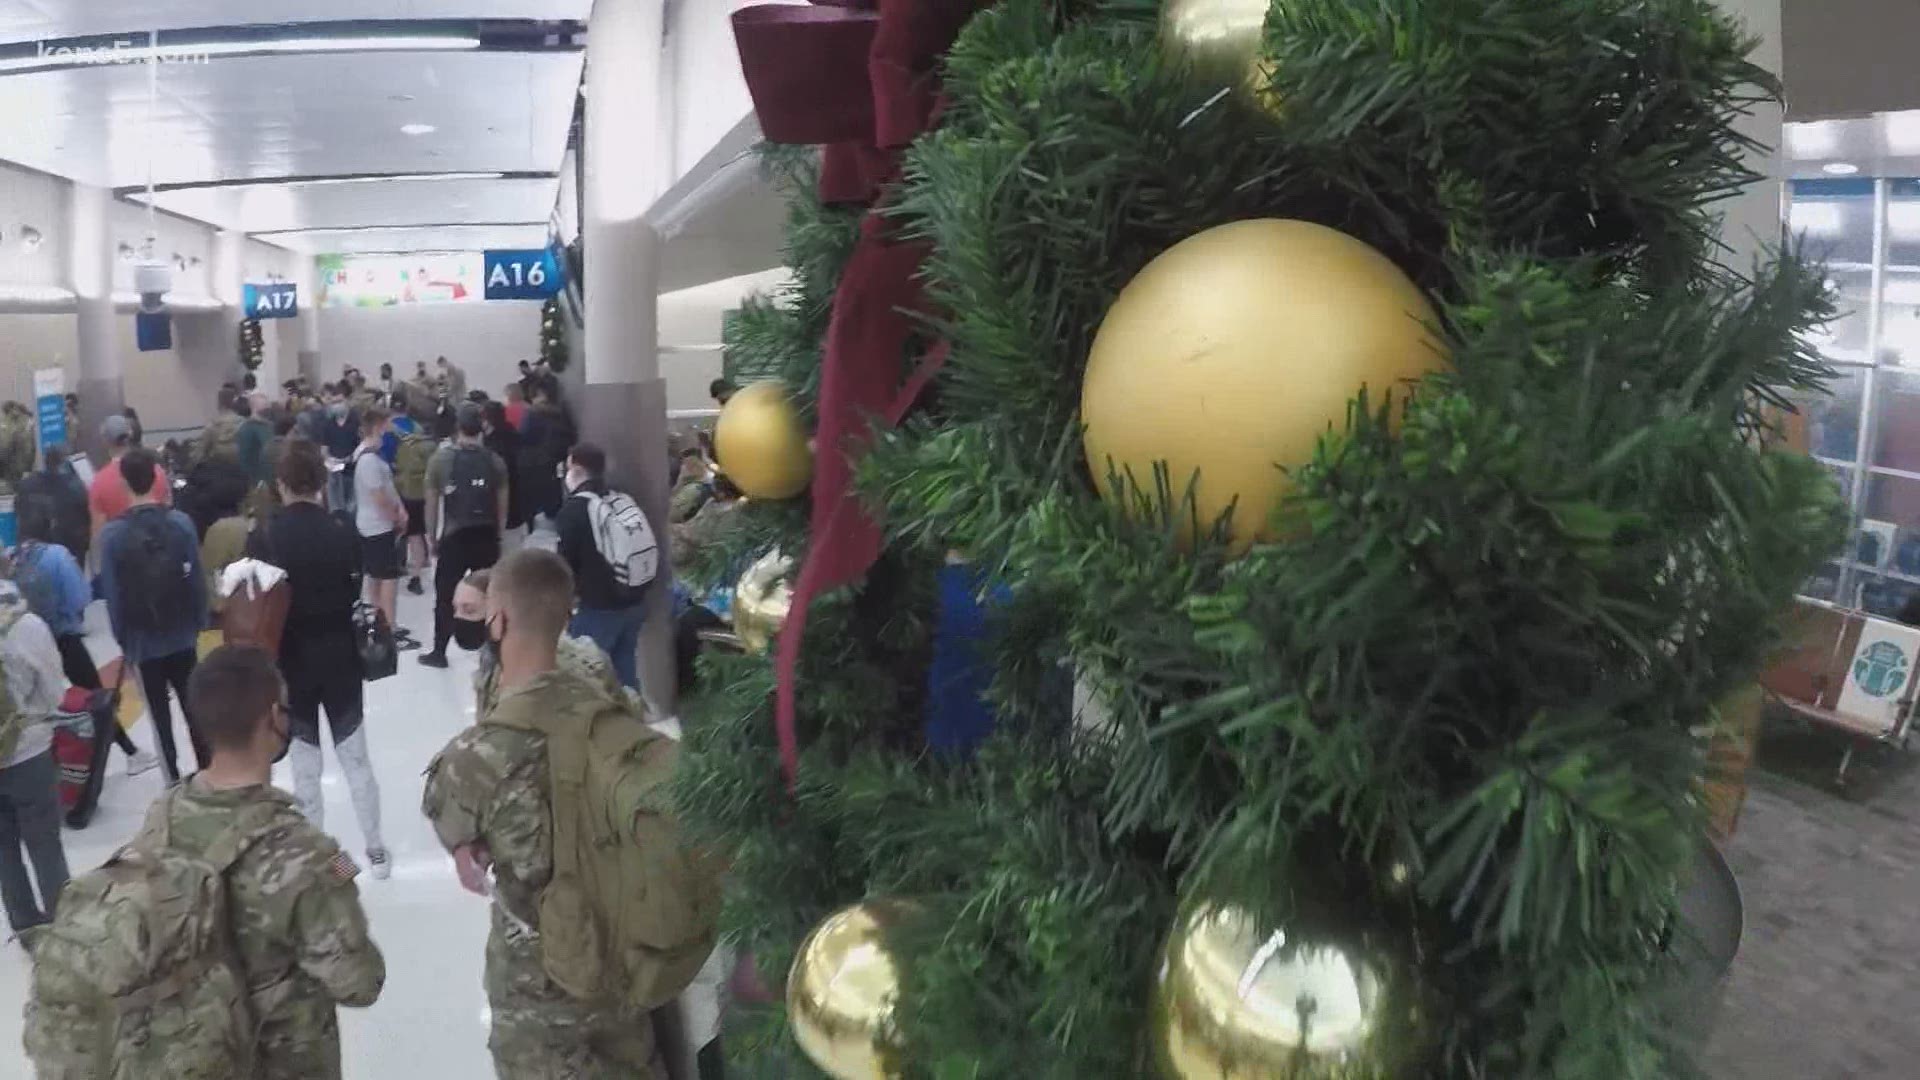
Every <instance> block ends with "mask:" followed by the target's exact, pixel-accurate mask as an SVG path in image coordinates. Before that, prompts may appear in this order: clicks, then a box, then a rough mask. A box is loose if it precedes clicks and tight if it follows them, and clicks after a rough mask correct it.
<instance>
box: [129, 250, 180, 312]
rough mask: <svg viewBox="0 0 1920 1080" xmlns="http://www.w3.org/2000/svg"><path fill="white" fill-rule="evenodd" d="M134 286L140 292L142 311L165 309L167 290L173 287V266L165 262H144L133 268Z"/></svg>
mask: <svg viewBox="0 0 1920 1080" xmlns="http://www.w3.org/2000/svg"><path fill="white" fill-rule="evenodd" d="M133 287H134V290H135V291H136V292H138V293H139V294H140V310H141V311H145V312H150V313H151V312H160V311H165V310H166V309H167V292H168V291H169V290H171V289H172V288H173V267H171V266H169V265H167V264H166V263H164V262H143V263H141V264H140V265H139V266H136V267H134V268H133Z"/></svg>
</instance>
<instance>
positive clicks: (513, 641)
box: [422, 550, 665, 1080]
mask: <svg viewBox="0 0 1920 1080" xmlns="http://www.w3.org/2000/svg"><path fill="white" fill-rule="evenodd" d="M486 604H487V611H486V618H485V621H484V622H483V623H482V628H483V629H484V631H485V632H486V633H487V634H488V635H489V637H491V638H493V639H494V640H495V642H496V643H497V644H498V645H499V650H500V661H499V674H498V677H497V679H496V680H495V682H496V683H497V686H498V688H499V689H498V698H497V700H496V701H494V702H493V703H492V707H491V708H489V709H488V710H487V712H486V713H484V714H483V715H482V716H481V718H480V722H479V723H477V724H475V725H474V726H473V727H471V728H468V729H467V730H466V731H463V732H461V733H460V734H459V735H457V736H455V737H454V739H453V741H452V742H450V743H448V744H447V746H446V748H445V749H443V750H442V751H441V752H440V753H439V755H438V756H436V757H435V758H434V760H433V763H432V764H431V765H430V766H428V769H427V784H426V793H425V797H424V799H423V800H422V810H423V811H424V812H425V813H426V815H427V817H428V819H429V820H431V821H432V822H433V826H434V830H435V832H436V833H437V834H438V835H439V837H440V842H441V843H442V844H444V845H445V846H446V848H447V850H448V851H449V852H452V853H453V856H454V864H455V867H456V868H457V869H458V870H459V872H460V879H461V883H462V884H463V885H465V886H467V888H468V889H470V890H472V891H474V892H477V893H481V894H482V895H488V894H490V895H491V896H492V899H493V912H492V919H491V923H492V928H491V930H490V932H489V934H488V936H487V968H486V987H487V1001H488V1003H489V1005H490V1006H491V1007H492V1011H493V1031H492V1035H491V1037H490V1038H489V1039H488V1043H487V1045H488V1046H489V1048H491V1049H492V1051H493V1061H494V1068H495V1070H496V1072H497V1073H498V1074H499V1076H500V1078H501V1080H647V1078H649V1077H664V1076H665V1073H664V1072H663V1071H662V1070H661V1069H660V1067H659V1062H658V1060H657V1057H656V1055H655V1051H654V1038H653V1026H652V1021H651V1019H650V1018H649V1017H648V1016H646V1015H644V1014H643V1015H634V1014H632V1013H630V1012H628V1011H627V1010H625V1009H622V1008H619V1007H617V1006H614V1005H611V1004H607V1003H597V1002H588V1001H581V1000H579V999H576V998H574V997H572V996H570V995H568V994H567V992H566V991H564V990H562V989H560V987H559V986H557V985H555V984H554V982H553V980H552V979H551V978H550V977H549V976H548V975H547V972H546V969H545V967H544V966H543V965H542V963H541V956H540V929H539V907H540V903H539V902H540V895H541V892H542V890H544V889H545V888H546V886H547V883H548V882H549V881H550V880H551V878H552V876H553V833H552V824H551V822H552V804H551V799H550V797H549V785H548V778H547V760H546V750H545V745H544V743H545V740H544V739H543V738H542V737H541V736H540V735H538V734H535V733H533V732H531V731H527V730H523V729H520V728H511V727H506V726H503V725H502V724H500V723H494V722H491V721H494V720H508V721H511V720H515V719H521V718H525V717H528V716H535V715H537V716H544V717H552V716H578V717H579V720H580V722H581V723H582V724H586V723H588V722H589V721H590V720H591V718H592V717H593V716H594V715H595V714H596V713H597V712H598V711H599V710H601V709H603V708H605V707H606V705H607V704H608V702H609V700H610V699H609V696H608V691H607V689H606V687H605V685H604V684H603V683H602V682H601V681H598V680H594V679H590V678H586V677H583V676H581V675H580V674H578V673H576V672H572V671H563V670H561V669H560V661H559V651H560V641H561V635H562V631H563V630H564V628H565V627H566V625H567V618H568V616H569V614H570V613H571V610H572V606H573V579H572V575H571V574H570V573H568V571H567V568H566V564H565V563H564V562H561V561H560V558H559V556H557V555H554V554H553V553H551V552H546V551H535V550H526V551H521V552H518V553H516V554H514V555H513V556H511V557H509V558H508V559H507V560H506V561H504V562H502V563H501V564H500V565H499V566H498V567H496V568H495V569H494V572H493V575H492V582H491V586H490V588H489V589H488V596H487V601H486ZM602 662H604V658H602ZM489 870H490V871H491V873H492V881H491V883H489V881H488V880H487V873H488V871H489Z"/></svg>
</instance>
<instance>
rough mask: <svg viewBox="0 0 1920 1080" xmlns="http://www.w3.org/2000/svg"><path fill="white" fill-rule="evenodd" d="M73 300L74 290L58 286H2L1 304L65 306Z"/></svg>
mask: <svg viewBox="0 0 1920 1080" xmlns="http://www.w3.org/2000/svg"><path fill="white" fill-rule="evenodd" d="M72 299H73V290H72V289H63V288H61V287H60V286H58V285H0V304H6V303H12V304H63V303H66V302H68V301H70V300H72Z"/></svg>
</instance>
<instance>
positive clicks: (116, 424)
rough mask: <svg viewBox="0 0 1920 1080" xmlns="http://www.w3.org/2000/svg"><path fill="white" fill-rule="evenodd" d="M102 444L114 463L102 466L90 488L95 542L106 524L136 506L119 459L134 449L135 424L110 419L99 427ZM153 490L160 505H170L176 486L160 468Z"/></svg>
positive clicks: (111, 417)
mask: <svg viewBox="0 0 1920 1080" xmlns="http://www.w3.org/2000/svg"><path fill="white" fill-rule="evenodd" d="M100 440H101V441H102V442H104V443H106V444H107V453H108V454H109V455H111V456H112V458H113V460H111V461H109V462H107V463H106V464H105V465H103V466H101V468H100V471H99V472H97V473H95V474H94V476H93V483H92V485H91V486H89V487H88V488H87V507H88V508H89V509H90V510H91V511H92V512H93V536H94V539H95V540H98V539H99V538H100V530H101V529H104V528H106V527H107V522H109V521H112V520H113V519H114V518H117V517H119V516H120V515H121V514H124V513H126V512H127V510H128V509H129V508H131V507H132V506H133V492H132V491H129V490H128V489H127V481H126V478H125V477H123V476H121V475H120V459H121V458H123V457H125V456H126V453H127V451H128V450H131V449H133V444H134V431H133V422H132V421H131V420H128V419H127V418H126V417H124V416H109V417H107V422H106V423H104V424H101V425H100ZM153 486H154V487H155V488H157V489H158V490H159V492H160V495H159V498H158V500H157V501H158V502H159V503H160V505H162V506H167V505H171V504H172V502H173V485H172V483H171V482H170V481H169V480H168V479H167V473H166V470H165V469H162V468H160V467H159V466H158V465H155V466H154V477H153Z"/></svg>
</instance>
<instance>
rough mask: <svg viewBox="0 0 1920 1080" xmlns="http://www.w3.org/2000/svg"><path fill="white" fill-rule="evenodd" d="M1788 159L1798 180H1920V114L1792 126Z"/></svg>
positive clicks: (1820, 121)
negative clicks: (1854, 177) (1837, 177)
mask: <svg viewBox="0 0 1920 1080" xmlns="http://www.w3.org/2000/svg"><path fill="white" fill-rule="evenodd" d="M1787 157H1788V167H1789V169H1790V171H1791V175H1792V176H1793V177H1795V178H1796V179H1809V178H1817V177H1823V176H1833V175H1836V173H1835V172H1832V171H1829V169H1833V170H1837V171H1838V172H1839V173H1840V174H1841V175H1858V176H1900V177H1905V176H1920V110H1909V111H1905V112H1890V113H1880V114H1878V115H1876V116H1865V117H1860V118H1858V119H1853V120H1818V121H1812V122H1807V123H1794V124H1788V125H1787ZM1848 166H1851V167H1852V168H1853V169H1855V170H1858V171H1857V172H1846V171H1845V170H1846V168H1847V167H1848Z"/></svg>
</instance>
